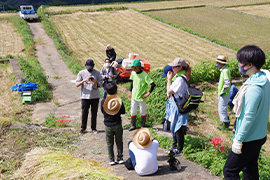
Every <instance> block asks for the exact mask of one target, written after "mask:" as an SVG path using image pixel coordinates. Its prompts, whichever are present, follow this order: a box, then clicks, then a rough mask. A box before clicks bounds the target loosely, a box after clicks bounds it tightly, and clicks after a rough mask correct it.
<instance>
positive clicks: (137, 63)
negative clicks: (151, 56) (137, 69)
mask: <svg viewBox="0 0 270 180" xmlns="http://www.w3.org/2000/svg"><path fill="white" fill-rule="evenodd" d="M128 66H129V67H132V66H141V61H140V60H139V59H134V60H132V63H131V64H129V65H128Z"/></svg>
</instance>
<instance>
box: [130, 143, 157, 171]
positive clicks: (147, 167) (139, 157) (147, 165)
mask: <svg viewBox="0 0 270 180" xmlns="http://www.w3.org/2000/svg"><path fill="white" fill-rule="evenodd" d="M158 146H159V142H158V140H156V139H154V140H153V141H152V143H151V145H150V146H149V147H148V148H147V149H140V148H137V147H136V146H135V145H134V144H133V142H131V143H130V144H129V151H131V152H130V154H132V155H134V157H135V163H136V164H135V167H134V169H135V171H136V173H137V174H139V175H150V174H154V173H155V172H157V170H158V163H157V151H158ZM133 166H134V164H133Z"/></svg>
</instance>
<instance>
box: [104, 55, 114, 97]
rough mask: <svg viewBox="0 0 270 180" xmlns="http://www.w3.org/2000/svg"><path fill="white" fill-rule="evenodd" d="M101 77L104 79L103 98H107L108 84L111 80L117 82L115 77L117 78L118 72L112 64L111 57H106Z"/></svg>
mask: <svg viewBox="0 0 270 180" xmlns="http://www.w3.org/2000/svg"><path fill="white" fill-rule="evenodd" d="M100 73H101V77H102V79H103V85H102V86H103V96H102V99H106V97H107V92H106V85H107V84H108V83H109V82H112V83H115V79H116V78H117V72H116V69H115V68H114V67H112V66H111V63H110V60H109V58H106V59H105V63H104V66H103V67H102V69H101V72H100Z"/></svg>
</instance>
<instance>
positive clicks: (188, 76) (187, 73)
mask: <svg viewBox="0 0 270 180" xmlns="http://www.w3.org/2000/svg"><path fill="white" fill-rule="evenodd" d="M182 68H183V70H186V77H187V79H188V81H191V68H190V66H189V64H188V63H186V66H182Z"/></svg>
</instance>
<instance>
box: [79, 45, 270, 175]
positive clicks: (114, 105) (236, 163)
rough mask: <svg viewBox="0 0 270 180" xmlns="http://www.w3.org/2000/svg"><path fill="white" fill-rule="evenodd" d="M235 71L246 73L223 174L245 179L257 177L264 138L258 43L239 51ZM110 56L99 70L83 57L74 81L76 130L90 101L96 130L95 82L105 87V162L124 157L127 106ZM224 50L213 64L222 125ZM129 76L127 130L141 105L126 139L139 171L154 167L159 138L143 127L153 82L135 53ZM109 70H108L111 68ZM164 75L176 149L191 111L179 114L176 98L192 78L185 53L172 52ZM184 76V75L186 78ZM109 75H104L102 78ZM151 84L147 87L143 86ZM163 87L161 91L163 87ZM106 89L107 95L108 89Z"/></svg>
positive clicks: (226, 95)
mask: <svg viewBox="0 0 270 180" xmlns="http://www.w3.org/2000/svg"><path fill="white" fill-rule="evenodd" d="M237 60H238V62H239V64H238V67H239V72H240V73H241V74H243V75H248V76H249V78H248V79H247V81H246V82H245V83H244V84H243V86H242V87H241V88H240V89H239V91H238V92H237V91H236V92H237V94H236V92H234V94H236V95H235V97H234V99H233V100H232V102H230V104H231V105H233V111H234V112H235V115H236V119H237V120H236V129H235V134H234V137H233V138H232V139H233V145H232V149H231V151H230V153H229V156H228V158H227V161H226V163H225V165H224V169H223V173H224V177H225V179H239V173H240V171H243V175H244V179H259V173H258V162H257V161H258V157H259V153H260V149H261V147H262V145H263V144H264V143H265V142H266V134H267V123H268V119H269V107H270V95H269V93H268V92H269V90H270V83H269V80H268V78H267V76H266V74H265V72H263V71H261V70H260V69H261V67H262V66H263V65H264V64H265V54H264V52H263V51H262V50H261V49H260V48H259V47H257V46H254V45H248V46H245V47H243V48H242V49H240V50H239V51H238V52H237ZM109 63H110V59H106V60H105V65H104V67H103V68H102V71H101V73H100V72H99V71H97V70H95V69H94V61H93V60H91V59H90V60H87V61H86V63H85V66H86V69H85V70H82V71H80V72H79V73H78V76H77V79H76V85H77V87H79V86H81V104H82V125H81V131H80V134H82V133H84V132H85V130H86V127H87V117H88V111H89V108H90V106H91V115H92V116H91V128H92V131H93V132H94V133H97V130H96V116H97V108H98V103H99V91H98V88H99V87H101V86H102V85H104V84H105V86H103V87H104V88H105V89H104V91H105V92H103V98H102V101H101V111H102V113H103V115H104V124H105V133H106V142H107V148H108V154H109V160H110V161H109V164H111V165H113V164H115V163H124V161H123V128H122V120H121V114H125V107H124V105H123V102H122V101H121V98H119V97H118V96H117V95H116V94H117V85H116V84H115V83H114V81H113V80H111V81H109V79H110V78H111V79H113V71H114V70H113V69H110V68H106V67H110V66H109ZM227 63H228V62H227V59H226V57H225V56H221V55H220V56H218V58H217V59H216V65H217V67H218V68H219V69H220V71H221V74H220V79H219V86H218V112H219V116H220V121H221V122H222V124H221V127H218V129H222V128H228V127H229V125H230V121H229V116H228V110H227V107H228V103H229V101H230V90H231V87H232V85H231V74H230V70H229V68H228V66H227V65H226V64H227ZM129 66H130V67H132V73H131V76H130V80H131V81H132V82H131V87H130V91H131V127H130V128H129V131H133V130H135V129H136V119H137V109H138V107H140V114H141V127H142V128H140V129H138V130H137V131H136V132H135V133H134V135H133V139H132V141H130V142H129V145H128V147H129V155H130V161H131V162H132V165H133V167H134V169H135V171H136V172H137V173H138V174H139V175H149V174H153V173H155V172H156V171H157V169H158V168H157V167H158V166H157V148H158V144H159V143H158V141H157V140H151V135H150V132H149V130H148V129H147V128H144V127H145V122H146V117H147V112H146V99H147V97H148V96H149V95H150V94H151V92H152V91H153V90H154V88H155V83H154V81H153V80H152V79H151V78H150V77H149V76H148V74H147V73H145V72H144V71H143V70H142V67H141V63H140V60H138V59H135V60H133V61H132V64H130V65H129ZM103 72H105V73H103ZM109 72H111V75H110V73H109ZM162 77H164V78H165V77H167V86H166V93H167V96H168V100H167V103H166V119H168V120H169V121H170V122H171V125H170V130H171V132H172V135H173V145H172V147H171V148H170V149H169V150H171V151H173V152H174V154H175V155H179V154H181V152H182V150H183V145H184V140H185V138H184V136H185V134H186V130H187V123H188V118H189V113H187V114H181V113H179V111H178V108H177V105H176V101H177V102H178V103H180V100H181V98H182V97H183V95H184V94H185V92H186V90H187V88H188V84H187V83H186V80H187V81H190V79H191V68H190V66H189V64H188V63H187V62H186V61H185V60H184V59H183V58H180V57H178V58H175V59H174V61H173V62H171V63H169V65H168V66H166V67H165V68H164V74H163V75H162ZM184 78H185V79H184ZM104 79H108V81H104ZM148 86H150V90H147V88H148ZM164 93H165V92H164ZM107 94H108V95H109V96H108V97H106V95H107ZM114 137H115V142H116V146H117V152H118V154H117V160H116V161H114V153H113V144H114Z"/></svg>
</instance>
